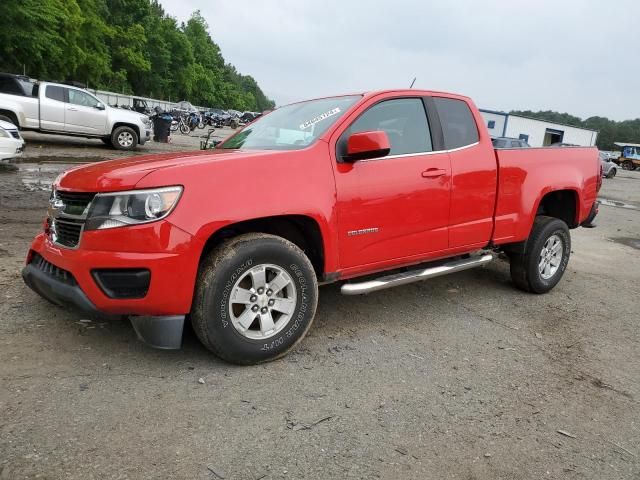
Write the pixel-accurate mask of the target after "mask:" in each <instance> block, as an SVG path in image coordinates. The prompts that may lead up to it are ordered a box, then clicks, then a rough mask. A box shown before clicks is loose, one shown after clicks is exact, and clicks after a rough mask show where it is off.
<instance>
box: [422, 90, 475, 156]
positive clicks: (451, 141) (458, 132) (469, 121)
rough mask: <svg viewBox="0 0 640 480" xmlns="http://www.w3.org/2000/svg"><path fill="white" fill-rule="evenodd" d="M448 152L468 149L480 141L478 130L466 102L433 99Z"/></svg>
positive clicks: (439, 98) (451, 99)
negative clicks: (467, 147) (455, 149)
mask: <svg viewBox="0 0 640 480" xmlns="http://www.w3.org/2000/svg"><path fill="white" fill-rule="evenodd" d="M433 100H434V102H435V105H436V110H437V111H438V116H439V117H440V123H441V124H442V133H443V134H444V144H445V148H446V149H447V150H451V149H454V148H460V147H466V146H467V145H472V144H474V143H476V142H477V141H478V139H479V138H478V128H477V127H476V122H475V120H474V119H473V115H472V114H471V110H469V106H468V105H467V103H466V102H463V101H462V100H456V99H453V98H442V97H434V98H433Z"/></svg>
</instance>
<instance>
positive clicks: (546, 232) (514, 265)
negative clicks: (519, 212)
mask: <svg viewBox="0 0 640 480" xmlns="http://www.w3.org/2000/svg"><path fill="white" fill-rule="evenodd" d="M570 255H571V235H570V234H569V227H567V224H566V223H564V222H563V221H562V220H559V219H557V218H552V217H545V216H539V217H536V219H535V221H534V223H533V228H532V229H531V234H530V235H529V239H528V240H527V245H526V248H525V253H524V254H511V256H510V263H511V279H512V280H513V283H514V284H515V285H516V286H517V287H518V288H520V289H521V290H524V291H526V292H531V293H547V292H548V291H550V290H551V289H553V287H555V286H556V285H557V284H558V282H559V281H560V280H561V279H562V276H563V274H564V271H565V270H566V268H567V265H568V264H569V257H570Z"/></svg>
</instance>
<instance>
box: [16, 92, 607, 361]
mask: <svg viewBox="0 0 640 480" xmlns="http://www.w3.org/2000/svg"><path fill="white" fill-rule="evenodd" d="M599 165H600V162H599V160H598V152H597V150H596V149H595V148H528V149H514V150H509V149H506V150H505V149H501V150H494V149H493V147H492V144H491V139H490V138H489V135H488V133H487V130H486V129H485V128H484V126H483V120H482V117H481V116H480V113H479V112H478V110H477V108H476V107H475V105H474V104H473V102H472V101H471V100H470V99H469V98H467V97H464V96H460V95H454V94H448V93H440V92H432V91H418V90H393V91H382V92H373V93H365V94H358V95H346V96H337V97H330V98H321V99H317V100H311V101H306V102H300V103H295V104H292V105H288V106H284V107H281V108H278V109H277V110H275V111H273V112H271V113H269V114H267V115H264V116H263V117H261V118H260V119H258V120H256V121H255V122H253V123H252V124H250V125H248V126H246V127H245V128H244V129H243V130H241V131H239V132H238V133H236V134H235V135H233V136H231V137H229V138H227V139H226V140H225V141H223V142H222V143H221V144H220V145H218V146H217V147H216V148H215V149H214V150H211V151H206V152H197V153H194V152H185V153H178V154H176V153H171V154H166V155H155V156H146V157H138V158H133V159H131V158H128V159H124V160H116V161H107V162H101V163H96V164H91V165H87V166H82V167H79V168H75V169H72V170H69V171H67V172H66V173H64V174H62V175H61V176H60V177H59V178H58V179H57V180H56V182H55V183H54V185H53V189H52V194H51V200H50V206H49V212H48V216H47V218H46V220H45V224H44V228H43V231H42V232H41V233H40V234H38V235H37V237H36V238H35V240H34V241H33V244H32V245H31V248H30V250H29V253H28V256H27V261H26V266H25V268H24V270H23V277H24V280H25V282H26V283H27V285H29V286H30V287H31V288H32V289H33V290H35V291H36V292H37V293H39V294H40V295H41V296H43V297H44V298H46V299H48V300H50V301H52V302H54V303H56V304H59V305H69V306H75V307H79V308H80V309H82V310H84V311H85V312H89V313H100V314H112V315H127V316H129V317H130V318H131V321H132V323H133V326H134V328H135V330H136V332H137V334H138V336H139V337H140V338H141V339H142V340H144V341H146V342H147V343H149V344H150V345H152V346H156V347H159V348H178V347H179V346H180V344H181V339H182V329H183V323H184V320H185V318H187V316H188V318H190V320H191V322H192V324H193V327H194V330H195V332H196V334H197V335H198V337H199V338H200V340H201V341H202V343H203V344H204V345H205V346H206V347H207V348H208V349H210V350H211V351H212V352H214V353H215V354H217V355H219V356H220V357H222V358H223V359H226V360H227V361H230V362H235V363H240V364H251V363H257V362H262V361H266V360H271V359H274V358H277V357H280V356H282V355H284V354H285V353H287V352H288V351H289V350H290V349H291V348H293V347H294V345H296V343H297V342H299V341H300V340H301V339H302V338H303V337H304V335H305V333H306V332H307V330H308V329H309V328H310V326H311V323H312V321H313V318H314V315H315V310H316V303H317V299H318V285H319V284H324V283H329V282H337V281H339V282H343V285H342V287H341V288H342V292H343V293H344V294H348V295H353V294H362V293H369V292H373V291H376V290H380V289H382V288H387V287H391V286H395V285H401V284H405V283H409V282H413V281H416V280H421V279H425V278H430V277H434V276H437V275H443V274H446V273H450V272H456V271H460V270H464V269H468V268H472V267H476V266H480V265H483V264H486V263H487V262H489V261H491V260H492V259H493V258H494V257H495V256H496V254H497V253H498V252H504V253H506V255H507V257H508V259H509V261H510V263H511V275H512V279H513V282H514V283H515V285H516V286H517V287H519V288H521V289H523V290H526V291H529V292H533V293H544V292H547V291H549V290H551V289H552V288H553V287H554V286H555V285H556V284H557V283H558V282H559V281H560V279H561V277H562V275H563V274H564V271H565V269H566V267H567V263H568V261H569V254H570V251H571V238H570V235H569V230H570V229H573V228H577V227H578V226H580V225H585V226H586V225H590V224H591V221H592V220H593V217H594V216H595V214H596V213H597V202H596V195H597V192H598V190H599V188H600V185H601V175H600V171H599V169H600V166H599ZM364 276H366V278H358V277H364Z"/></svg>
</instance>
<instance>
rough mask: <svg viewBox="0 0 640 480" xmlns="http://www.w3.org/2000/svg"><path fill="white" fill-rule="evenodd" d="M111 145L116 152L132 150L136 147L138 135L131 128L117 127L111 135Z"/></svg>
mask: <svg viewBox="0 0 640 480" xmlns="http://www.w3.org/2000/svg"><path fill="white" fill-rule="evenodd" d="M111 143H112V145H113V147H114V148H116V149H118V150H133V149H135V148H136V147H137V146H138V134H137V133H136V131H135V130H134V129H133V128H131V127H118V128H116V129H114V130H113V133H112V134H111Z"/></svg>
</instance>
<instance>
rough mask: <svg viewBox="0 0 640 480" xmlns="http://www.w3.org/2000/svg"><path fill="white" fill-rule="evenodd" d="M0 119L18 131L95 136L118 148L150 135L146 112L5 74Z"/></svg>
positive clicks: (79, 90)
mask: <svg viewBox="0 0 640 480" xmlns="http://www.w3.org/2000/svg"><path fill="white" fill-rule="evenodd" d="M0 120H4V121H7V122H11V123H13V124H14V125H16V126H18V127H20V129H22V130H34V131H37V132H41V133H50V134H57V135H70V136H76V137H87V138H99V139H101V140H102V141H103V142H104V143H105V144H106V145H109V146H112V147H114V148H116V149H119V150H133V149H135V148H137V146H138V145H144V144H145V143H146V142H147V141H148V140H149V139H150V138H151V120H149V117H147V116H146V115H141V114H139V113H137V112H132V111H129V110H122V109H119V108H113V107H110V106H108V105H105V104H104V103H102V102H101V101H100V100H99V99H98V98H96V97H95V96H93V95H92V94H91V93H89V92H87V91H86V90H84V89H82V88H77V87H74V86H71V85H65V84H57V83H48V82H34V81H32V80H31V79H29V78H28V77H23V76H19V75H10V74H6V73H2V74H0Z"/></svg>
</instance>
